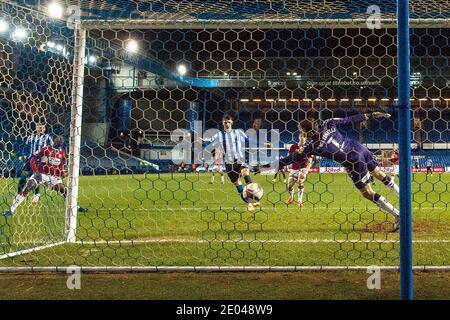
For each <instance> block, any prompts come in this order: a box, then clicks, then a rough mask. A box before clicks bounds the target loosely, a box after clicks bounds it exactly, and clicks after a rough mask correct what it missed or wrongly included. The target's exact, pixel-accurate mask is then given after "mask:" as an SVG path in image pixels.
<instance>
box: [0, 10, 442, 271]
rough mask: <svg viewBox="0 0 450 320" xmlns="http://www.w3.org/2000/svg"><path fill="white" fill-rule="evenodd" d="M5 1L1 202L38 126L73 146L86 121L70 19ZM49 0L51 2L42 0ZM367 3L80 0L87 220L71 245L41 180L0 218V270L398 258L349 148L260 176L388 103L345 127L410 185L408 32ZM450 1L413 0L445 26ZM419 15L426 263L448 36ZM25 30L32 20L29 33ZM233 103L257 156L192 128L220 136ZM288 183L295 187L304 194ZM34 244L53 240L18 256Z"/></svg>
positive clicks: (420, 177)
mask: <svg viewBox="0 0 450 320" xmlns="http://www.w3.org/2000/svg"><path fill="white" fill-rule="evenodd" d="M0 4H1V7H0V8H1V11H0V19H1V21H4V22H5V24H4V25H6V26H7V27H8V28H7V29H6V27H5V28H4V29H2V28H1V26H2V25H1V24H0V69H1V71H2V72H1V75H0V83H1V92H0V94H1V96H0V103H1V106H2V107H1V114H0V117H1V127H0V139H1V140H0V142H1V144H0V147H1V148H2V149H1V158H0V161H1V163H0V164H1V174H2V179H1V188H2V194H3V197H2V203H1V209H2V211H7V210H8V208H9V207H10V205H11V203H12V201H13V198H14V197H15V196H16V193H17V192H18V183H19V180H20V176H21V173H22V171H23V165H24V163H25V162H26V161H24V160H23V154H22V152H23V151H22V149H23V145H24V144H25V141H26V137H27V136H28V135H30V134H32V133H33V132H34V131H35V125H36V124H37V123H42V122H44V123H45V124H46V127H47V128H46V129H47V133H50V134H51V135H53V136H57V135H61V134H62V135H64V136H65V141H66V146H65V148H66V149H68V147H69V146H68V145H67V144H68V143H69V141H71V140H69V127H70V123H71V120H72V123H73V120H74V119H75V118H76V117H77V116H81V115H80V114H78V115H77V114H74V113H71V107H72V106H73V104H74V101H72V100H73V99H72V91H73V86H74V84H73V73H74V68H73V65H74V62H73V57H74V30H73V26H72V25H70V24H69V25H68V24H66V22H65V21H64V22H63V21H59V20H51V19H49V17H48V16H46V15H45V14H43V13H40V12H37V11H34V10H31V9H29V8H25V7H20V6H16V5H12V4H8V3H4V2H0ZM23 4H24V5H30V4H29V3H25V2H24V3H23ZM39 4H40V5H42V7H36V8H37V9H39V10H41V11H42V10H44V9H45V5H46V4H47V3H46V2H43V3H39ZM72 4H76V3H72V2H70V1H68V2H66V5H67V6H70V5H72ZM369 5H370V4H368V3H366V2H365V1H349V2H343V1H269V2H267V1H265V2H260V1H245V2H241V1H239V2H237V1H226V2H225V1H219V2H217V1H215V2H213V1H164V2H163V1H145V2H143V1H136V2H135V1H101V2H100V3H99V2H98V1H95V2H93V1H92V2H89V1H81V3H80V7H81V11H80V13H81V16H82V19H81V21H82V25H83V26H84V27H86V29H87V32H86V48H85V50H84V51H85V52H84V54H85V59H84V60H85V61H84V78H83V113H82V126H81V128H80V129H81V134H82V139H81V151H80V155H79V158H80V170H79V171H80V177H79V199H78V204H79V205H80V206H82V207H86V208H87V209H89V210H88V211H87V212H78V214H77V216H76V217H74V216H72V217H68V218H72V219H74V218H76V222H77V225H76V230H75V231H76V232H75V233H76V241H75V242H71V243H65V240H66V238H65V235H67V232H68V230H67V224H65V222H66V208H65V207H66V206H65V201H64V198H63V197H62V196H61V195H60V194H58V193H57V192H55V191H50V190H48V189H47V188H46V187H45V186H41V188H40V190H41V191H40V192H41V194H42V196H41V199H40V201H39V202H37V203H33V201H32V197H33V194H32V193H31V194H30V195H29V196H28V199H27V200H25V202H24V203H23V204H21V206H20V207H19V208H18V209H17V211H16V212H14V214H13V215H12V216H9V217H3V216H1V217H0V222H1V224H0V228H1V229H0V245H1V246H0V249H1V251H0V257H1V258H2V259H1V260H0V266H23V265H31V266H47V265H69V264H77V265H85V266H89V265H106V266H110V265H178V266H180V265H193V266H198V265H269V266H274V265H306V266H309V265H331V266H335V265H338V266H350V265H374V264H375V265H396V264H398V260H399V243H398V233H395V232H392V225H393V217H392V216H391V215H390V214H389V213H386V212H385V211H382V210H380V209H379V207H378V206H377V205H376V203H374V202H373V201H368V200H366V199H364V198H363V196H362V195H361V193H360V192H359V191H358V188H356V187H355V186H354V181H352V179H351V177H350V176H349V175H348V174H347V173H346V170H347V171H348V166H347V164H346V163H347V162H349V161H350V162H351V161H353V160H352V159H351V157H350V156H348V158H347V159H346V160H345V161H339V160H338V159H337V158H335V157H326V156H324V155H320V154H315V156H314V158H313V164H312V167H311V169H310V170H309V171H310V173H309V174H308V175H307V176H306V179H305V181H304V182H301V183H299V178H298V175H299V174H300V173H299V172H298V170H296V169H292V168H291V169H288V170H285V171H286V172H280V173H278V177H276V178H275V177H274V176H273V175H274V174H275V172H274V171H273V170H272V171H270V170H263V172H261V173H260V174H257V173H258V168H257V165H258V164H260V165H263V164H265V163H268V162H272V161H273V160H275V159H277V158H279V157H281V158H282V157H285V156H286V155H287V154H288V150H289V148H290V147H291V146H292V145H293V144H296V143H298V142H299V134H300V130H299V126H300V125H301V124H302V123H303V122H304V120H313V121H314V122H317V123H319V122H320V121H324V120H327V119H332V118H345V117H348V116H351V115H356V114H364V113H372V112H381V113H388V114H390V115H391V117H390V118H389V119H386V118H374V119H370V120H366V119H364V120H363V121H359V122H355V123H351V124H347V125H342V126H339V127H338V128H337V130H339V132H341V133H342V135H343V136H344V137H345V138H346V139H351V140H352V141H357V142H358V143H359V144H361V145H364V146H365V148H367V149H368V150H370V154H371V155H372V156H373V158H374V159H375V160H376V161H377V164H378V166H379V167H380V168H381V171H383V172H386V174H387V175H388V176H394V179H395V181H396V182H398V178H397V176H396V175H395V170H396V168H395V166H396V164H395V163H396V162H395V161H393V150H394V148H395V146H396V144H397V141H398V138H397V128H398V124H397V122H398V118H397V111H396V108H397V107H396V97H397V83H396V81H397V76H396V73H397V67H396V61H397V58H396V50H397V46H396V30H395V26H394V27H393V26H392V24H389V25H383V24H382V25H381V28H380V29H370V28H368V27H367V24H366V22H365V20H366V19H367V18H368V15H369V14H368V13H367V7H368V6H369ZM379 8H380V12H381V19H382V20H383V21H387V20H389V19H391V20H392V19H395V2H394V1H384V2H383V3H382V4H381V5H380V7H379ZM72 9H73V8H72ZM76 11H77V10H74V12H76ZM448 12H450V8H449V7H448V3H447V2H446V1H432V2H430V1H428V2H427V3H422V2H417V1H415V2H414V3H413V4H412V7H411V17H412V18H414V19H416V18H423V19H435V21H440V20H438V19H446V18H447V15H448ZM298 19H300V20H301V23H300V22H299V21H298ZM321 19H325V20H321ZM326 19H331V21H333V20H332V19H343V20H339V22H338V20H334V21H336V22H335V23H332V24H330V22H329V21H328V22H327V21H326ZM440 22H442V21H440ZM152 26H155V27H154V28H152ZM413 26H414V28H412V29H411V80H412V82H411V90H412V91H411V93H412V100H411V105H412V110H413V126H412V127H413V132H412V142H413V143H412V146H411V148H412V149H413V151H412V155H413V158H412V162H413V168H412V170H413V171H414V172H415V173H414V175H413V221H414V222H413V234H414V247H413V248H414V256H415V261H414V262H415V264H416V265H448V264H449V261H448V257H449V250H450V247H449V241H450V238H449V236H450V229H449V227H448V225H449V224H448V222H449V217H448V211H449V210H448V209H449V201H450V195H449V191H448V190H449V188H448V186H449V183H450V178H449V176H448V173H446V171H448V170H449V169H448V168H449V167H450V153H449V149H448V148H449V137H450V127H449V120H448V119H450V114H449V113H450V112H449V109H448V103H449V101H450V94H449V92H448V90H449V89H448V88H449V87H448V80H447V79H448V76H449V74H448V73H449V72H450V71H449V70H450V69H449V68H448V52H447V51H449V50H450V46H449V43H448V35H449V33H450V30H449V29H448V28H443V27H439V25H438V24H436V25H435V26H433V27H430V26H428V25H427V26H425V25H421V24H420V22H418V21H415V22H414V24H413ZM18 28H22V29H23V30H25V31H26V32H25V35H24V36H22V37H21V38H20V37H19V38H20V39H19V38H17V35H19V36H20V32H19V34H18V33H17V29H18ZM183 68H184V69H185V70H183ZM184 72H186V74H184ZM72 110H73V109H72ZM225 113H227V114H231V115H232V116H233V118H234V121H233V128H234V129H241V130H242V132H245V133H246V134H247V135H248V136H249V137H250V139H249V140H250V141H247V142H245V143H243V145H242V153H243V157H244V161H242V162H245V163H246V164H247V167H242V166H241V164H240V163H239V166H233V167H227V165H229V164H230V163H227V161H226V158H225V159H222V158H220V156H217V154H216V153H218V152H219V151H220V150H219V149H220V148H219V147H217V144H216V145H215V147H212V145H209V148H208V147H207V146H206V145H205V143H204V142H205V141H200V140H199V139H197V138H198V137H201V138H204V140H208V138H211V139H213V137H214V135H215V134H219V136H220V132H222V134H225V133H224V132H223V131H222V129H223V122H222V120H223V116H224V114H225ZM252 130H254V131H252ZM76 132H79V131H76ZM72 134H73V133H72ZM230 139H233V138H232V137H231V138H230ZM252 139H254V140H252ZM225 140H226V139H225ZM225 140H224V141H225ZM233 141H234V142H235V143H236V144H237V143H238V142H237V140H233ZM346 141H350V140H346ZM219 145H220V143H219ZM229 146H230V145H228V144H227V142H224V144H222V147H224V148H229ZM255 146H256V147H255ZM203 147H205V148H206V149H205V151H204V152H200V154H199V153H198V152H196V150H197V151H198V149H199V150H203ZM196 148H198V149H196ZM236 148H237V149H236V152H237V150H238V149H239V148H240V147H236ZM213 150H214V152H213ZM228 150H229V149H228ZM222 151H226V150H222ZM255 152H256V153H255ZM368 152H369V151H368ZM336 153H337V151H336ZM252 155H253V156H252ZM75 156H76V155H75ZM19 157H21V158H22V159H21V160H19ZM71 159H72V161H74V158H71ZM430 161H431V162H430ZM427 167H430V170H432V171H434V172H433V174H431V172H427ZM346 168H347V169H346ZM242 169H243V170H244V171H242ZM255 170H256V172H255ZM246 171H250V173H249V175H248V176H249V177H250V179H251V180H252V182H256V183H258V184H259V185H260V186H261V187H262V188H263V189H264V195H263V198H262V200H261V205H260V206H257V207H256V208H253V209H254V210H251V211H249V210H248V209H249V207H248V204H247V203H245V202H243V201H242V199H241V196H240V194H239V193H238V192H237V190H236V186H234V185H233V183H232V182H233V181H235V180H236V179H235V178H234V177H233V175H232V174H229V173H230V172H234V173H235V175H237V176H241V181H242V182H243V186H245V185H246V183H244V179H245V176H247V173H246ZM296 171H297V172H296ZM212 172H214V176H215V178H212V174H213V173H212ZM221 172H222V174H223V175H224V178H223V180H222V178H221ZM285 180H286V181H285ZM288 180H290V181H294V185H293V189H294V197H293V198H294V200H295V201H294V202H293V203H291V204H287V203H286V201H287V200H288V198H289V197H290V194H289V193H288V192H287V191H288V190H287V188H288V186H287V184H288V183H289V182H290V181H288ZM374 181H375V182H376V183H375V185H373V189H374V190H375V192H377V193H379V194H381V195H383V196H384V197H385V198H386V200H387V201H388V202H389V203H392V204H393V205H394V206H396V207H398V196H397V195H396V194H395V192H392V191H391V190H390V189H389V188H387V187H386V186H385V184H384V183H383V182H381V181H379V180H378V179H377V178H376V177H375V179H374ZM65 183H66V184H67V182H65ZM368 183H369V182H368ZM300 184H303V186H302V187H301V188H300V189H302V190H304V191H303V196H302V197H303V198H302V201H301V202H302V205H301V206H299V205H298V204H297V201H298V195H297V191H298V189H299V185H300ZM370 184H371V185H372V182H370ZM72 214H73V211H72ZM53 245H54V246H53ZM42 246H44V248H41V247H42ZM33 248H38V249H42V250H36V251H35V252H32V253H28V252H24V253H22V252H21V250H25V249H33Z"/></svg>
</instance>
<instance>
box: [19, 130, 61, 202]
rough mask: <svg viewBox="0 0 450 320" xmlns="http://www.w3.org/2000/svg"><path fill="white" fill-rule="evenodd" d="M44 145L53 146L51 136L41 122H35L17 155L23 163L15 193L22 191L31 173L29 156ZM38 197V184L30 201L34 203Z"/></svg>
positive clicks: (36, 152) (37, 151)
mask: <svg viewBox="0 0 450 320" xmlns="http://www.w3.org/2000/svg"><path fill="white" fill-rule="evenodd" d="M46 146H53V138H52V136H51V135H49V134H47V133H45V125H44V124H42V123H38V124H36V132H35V133H33V134H31V135H29V136H28V137H27V138H26V140H25V144H24V146H23V149H22V156H19V161H21V160H23V161H25V163H24V165H23V167H22V173H21V175H20V179H19V185H18V188H17V193H20V192H22V190H23V188H24V187H25V184H26V182H27V178H28V177H29V176H30V173H31V174H32V173H33V171H32V168H31V164H30V161H31V158H32V157H33V156H34V155H37V154H38V153H39V151H40V150H41V149H42V148H44V147H46ZM39 198H40V193H39V186H38V187H37V188H36V189H35V190H34V195H33V198H32V200H31V202H33V203H36V202H38V201H39Z"/></svg>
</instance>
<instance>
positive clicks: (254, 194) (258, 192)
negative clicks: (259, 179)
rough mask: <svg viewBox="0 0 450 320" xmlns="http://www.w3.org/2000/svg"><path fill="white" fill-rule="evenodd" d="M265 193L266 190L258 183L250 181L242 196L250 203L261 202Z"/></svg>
mask: <svg viewBox="0 0 450 320" xmlns="http://www.w3.org/2000/svg"><path fill="white" fill-rule="evenodd" d="M263 195H264V190H263V188H262V187H261V185H260V184H258V183H255V182H253V183H249V184H248V185H246V186H245V188H244V191H243V192H242V196H243V198H244V200H245V201H247V202H249V203H254V202H259V201H260V200H261V199H262V197H263Z"/></svg>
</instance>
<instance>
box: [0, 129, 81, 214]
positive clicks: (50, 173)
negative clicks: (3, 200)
mask: <svg viewBox="0 0 450 320" xmlns="http://www.w3.org/2000/svg"><path fill="white" fill-rule="evenodd" d="M63 142H64V139H63V137H62V136H58V137H56V138H55V139H54V146H50V145H49V146H46V147H44V148H42V149H41V150H40V151H39V152H38V153H37V154H35V155H34V156H33V157H32V158H31V160H30V165H31V168H32V169H33V175H32V176H31V177H30V179H28V182H27V184H26V185H25V187H24V188H23V189H22V191H20V192H19V194H17V195H16V196H15V198H14V200H13V203H12V205H11V207H10V208H9V210H8V211H6V212H5V213H4V214H3V216H5V217H9V216H12V215H13V214H14V212H15V211H16V209H17V208H18V207H19V205H20V204H21V203H22V202H23V201H24V200H25V199H26V198H27V195H28V194H29V193H30V192H31V191H33V190H35V189H36V188H37V187H38V186H40V185H41V184H45V185H48V186H49V187H50V188H52V189H53V190H55V191H57V192H59V193H60V194H62V195H63V197H64V198H66V197H67V189H66V186H65V185H64V183H63V180H62V178H63V177H65V176H66V175H67V172H66V171H65V170H64V164H65V162H66V160H67V155H66V152H65V151H64V149H63V148H62V144H63ZM78 211H80V212H87V209H86V208H82V207H78Z"/></svg>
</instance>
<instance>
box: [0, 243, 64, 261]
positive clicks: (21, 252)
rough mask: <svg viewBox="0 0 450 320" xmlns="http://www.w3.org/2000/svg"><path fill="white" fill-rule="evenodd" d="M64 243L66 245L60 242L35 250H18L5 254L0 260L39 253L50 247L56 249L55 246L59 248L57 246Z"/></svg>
mask: <svg viewBox="0 0 450 320" xmlns="http://www.w3.org/2000/svg"><path fill="white" fill-rule="evenodd" d="M64 243H66V242H65V241H61V242H56V243H50V244H46V245H44V246H40V247H35V248H30V249H24V250H20V251H15V252H11V253H6V254H4V255H1V256H0V260H2V259H7V258H12V257H16V256H20V255H22V254H27V253H32V252H36V251H39V250H44V249H47V248H51V247H56V246H59V245H61V244H64Z"/></svg>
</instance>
